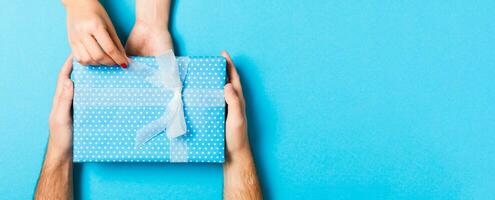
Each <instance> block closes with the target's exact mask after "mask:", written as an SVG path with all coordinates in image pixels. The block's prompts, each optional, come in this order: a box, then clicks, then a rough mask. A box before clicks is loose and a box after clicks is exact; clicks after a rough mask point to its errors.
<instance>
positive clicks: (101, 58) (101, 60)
mask: <svg viewBox="0 0 495 200" xmlns="http://www.w3.org/2000/svg"><path fill="white" fill-rule="evenodd" d="M63 3H64V5H65V8H66V10H67V33H68V36H69V43H70V46H71V48H72V52H73V54H74V57H75V58H76V59H77V61H78V62H79V63H81V64H83V65H98V64H103V65H115V64H117V65H120V66H122V67H123V68H126V67H127V65H128V60H127V57H126V54H125V50H124V47H123V46H122V44H121V43H120V40H119V38H118V36H117V33H116V32H115V29H114V27H113V24H112V22H111V21H110V18H109V17H108V14H107V12H106V11H105V8H103V6H102V5H101V4H100V2H99V1H98V0H65V1H63Z"/></svg>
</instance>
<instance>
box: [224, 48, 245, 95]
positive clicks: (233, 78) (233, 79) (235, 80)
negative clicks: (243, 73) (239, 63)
mask: <svg viewBox="0 0 495 200" xmlns="http://www.w3.org/2000/svg"><path fill="white" fill-rule="evenodd" d="M222 56H223V57H225V60H226V61H227V73H228V77H229V82H230V83H232V86H233V87H234V89H235V90H236V92H237V93H238V94H240V95H241V97H242V85H241V79H240V78H239V74H238V73H237V70H236V68H235V65H234V62H232V58H230V55H229V54H228V53H227V52H226V51H222Z"/></svg>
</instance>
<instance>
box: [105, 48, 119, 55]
mask: <svg viewBox="0 0 495 200" xmlns="http://www.w3.org/2000/svg"><path fill="white" fill-rule="evenodd" d="M107 53H108V54H110V55H115V54H117V48H115V47H114V46H110V47H108V48H107Z"/></svg>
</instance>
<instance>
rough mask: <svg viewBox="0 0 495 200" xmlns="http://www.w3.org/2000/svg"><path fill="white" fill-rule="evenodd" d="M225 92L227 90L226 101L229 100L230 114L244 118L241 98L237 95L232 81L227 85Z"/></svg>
mask: <svg viewBox="0 0 495 200" xmlns="http://www.w3.org/2000/svg"><path fill="white" fill-rule="evenodd" d="M224 92H225V101H226V102H227V106H228V107H227V109H228V116H232V117H235V118H238V117H240V118H242V117H243V113H242V104H241V99H240V98H239V95H237V93H236V91H235V90H234V87H233V86H232V84H231V83H228V84H227V85H225V88H224Z"/></svg>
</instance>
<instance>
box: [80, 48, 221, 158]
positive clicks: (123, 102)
mask: <svg viewBox="0 0 495 200" xmlns="http://www.w3.org/2000/svg"><path fill="white" fill-rule="evenodd" d="M131 59H132V63H142V64H145V66H146V67H147V69H146V70H144V71H143V70H134V69H133V67H134V66H133V64H131V65H129V68H128V69H122V68H120V67H118V66H112V67H108V66H83V65H81V64H79V63H77V62H76V61H74V67H73V70H72V77H71V78H72V80H73V81H74V90H75V93H74V102H73V125H74V126H73V128H74V140H73V154H74V162H212V163H221V162H223V161H224V131H225V101H224V93H223V87H224V85H225V77H226V71H225V69H226V66H225V65H226V62H225V59H224V58H223V57H219V56H208V57H199V56H198V57H177V59H176V62H177V65H178V68H179V74H180V77H181V80H182V83H183V86H184V87H183V90H182V100H183V103H184V117H185V120H186V124H187V132H186V133H185V134H184V135H182V136H180V137H178V138H175V139H171V138H168V137H167V135H166V134H165V133H163V134H159V135H157V136H155V137H153V138H152V139H151V140H149V141H147V142H146V143H144V144H142V145H136V143H135V139H136V131H137V130H139V129H140V128H143V127H144V126H146V125H147V124H150V123H151V122H153V121H154V120H157V119H158V118H160V117H161V116H162V115H163V114H164V112H165V111H166V107H165V105H167V103H168V101H169V100H170V99H171V97H172V95H173V94H171V92H169V91H167V90H165V89H164V88H162V87H159V86H156V85H153V84H151V83H149V82H147V81H146V78H147V77H148V76H150V74H152V73H154V71H156V70H158V68H159V65H158V64H157V62H156V58H155V57H132V58H131Z"/></svg>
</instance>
